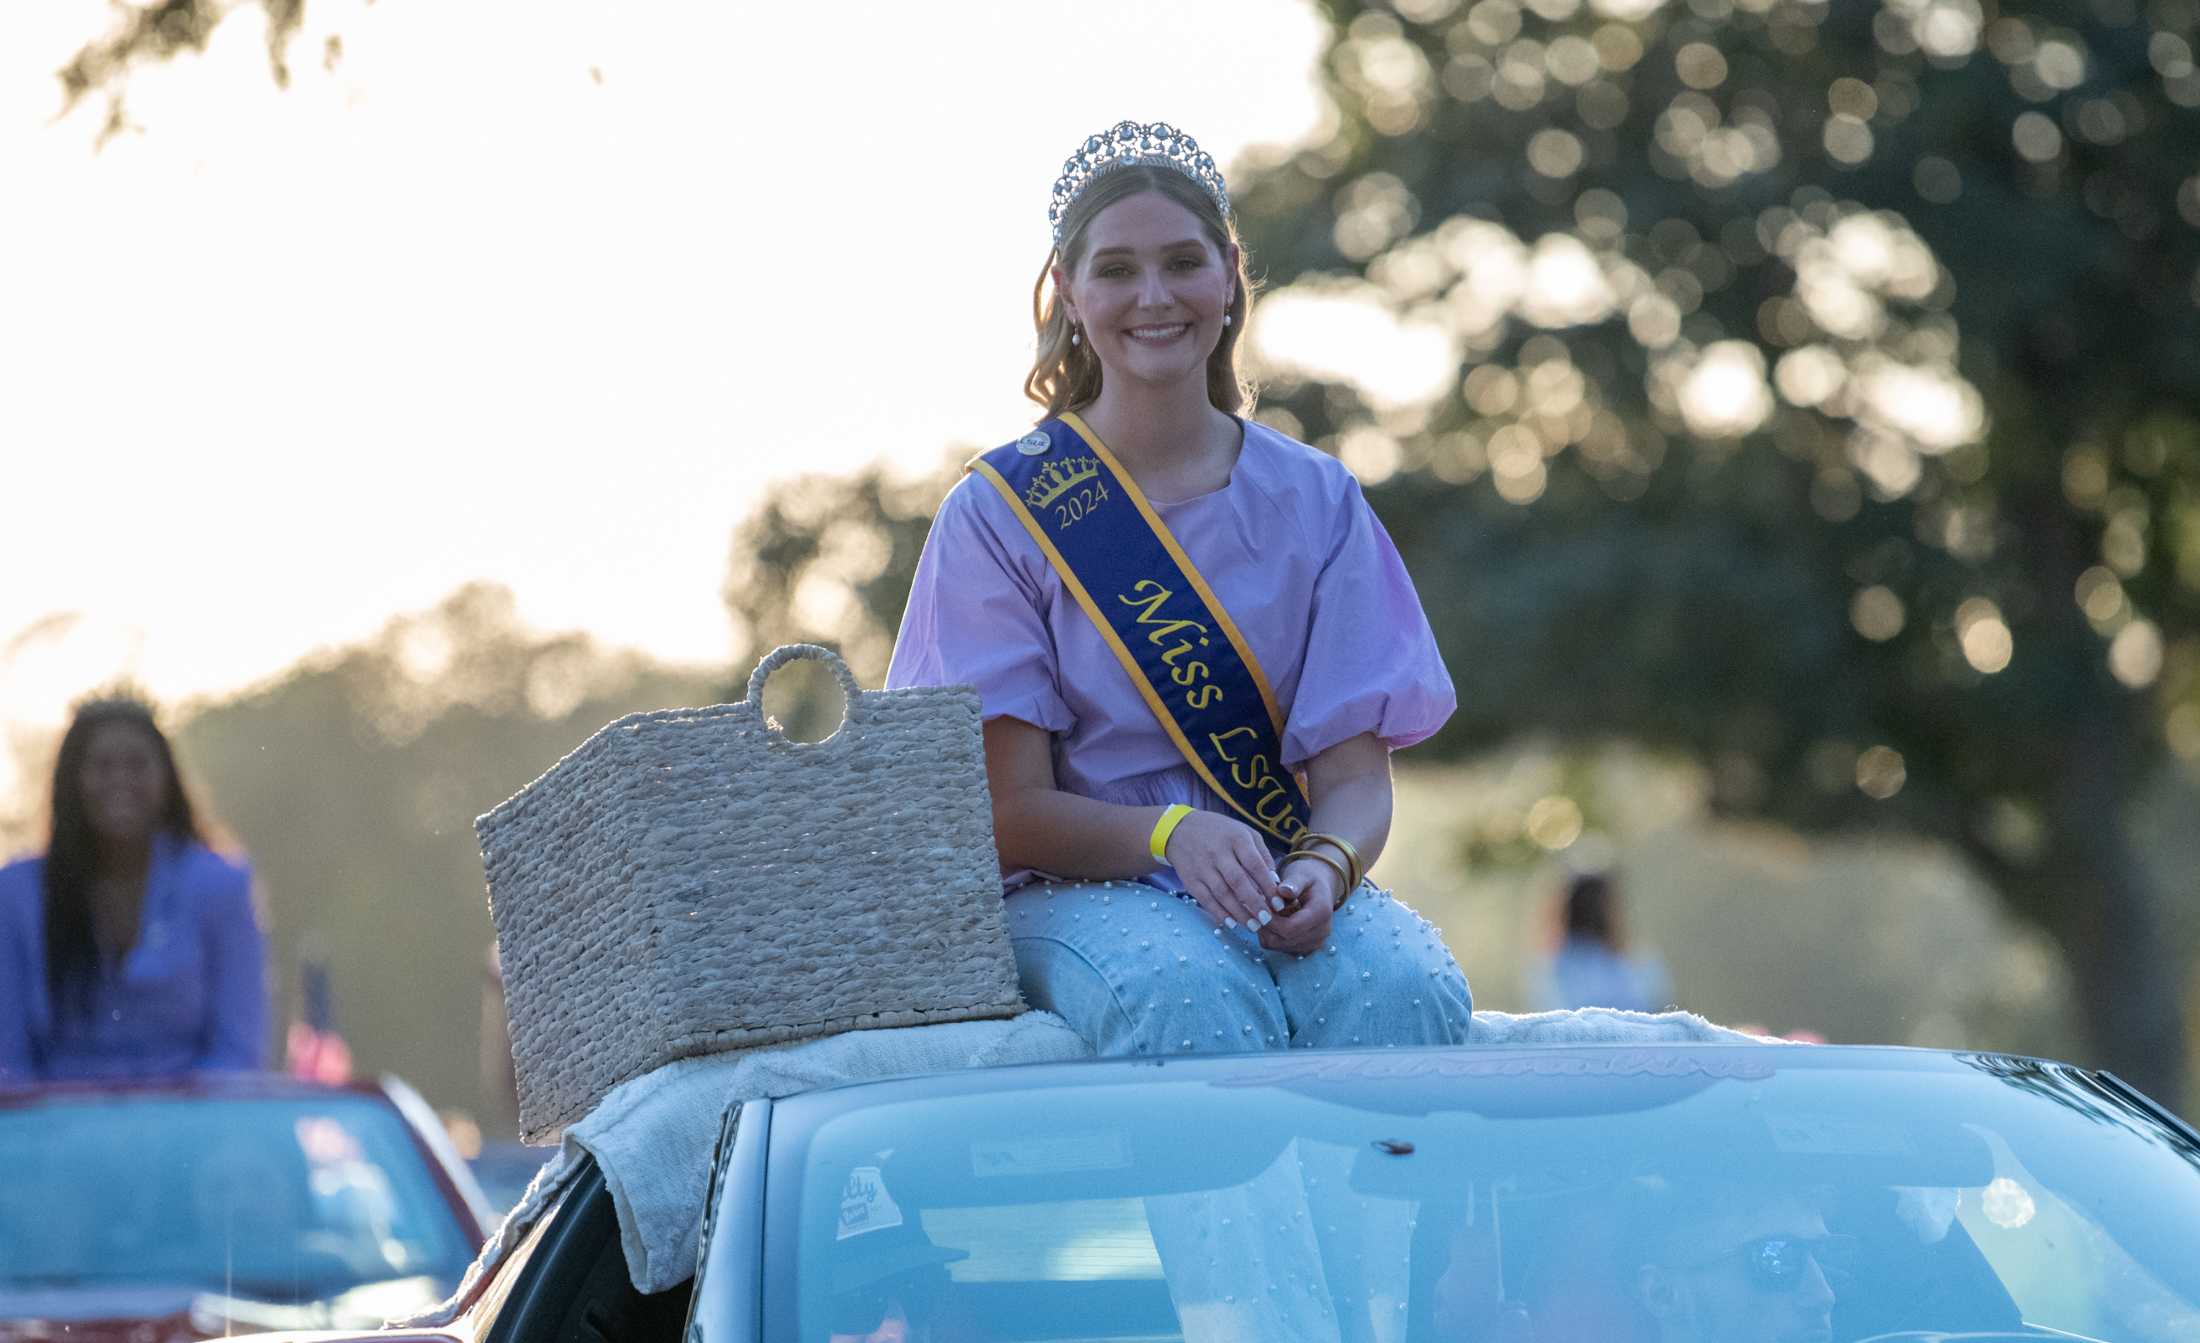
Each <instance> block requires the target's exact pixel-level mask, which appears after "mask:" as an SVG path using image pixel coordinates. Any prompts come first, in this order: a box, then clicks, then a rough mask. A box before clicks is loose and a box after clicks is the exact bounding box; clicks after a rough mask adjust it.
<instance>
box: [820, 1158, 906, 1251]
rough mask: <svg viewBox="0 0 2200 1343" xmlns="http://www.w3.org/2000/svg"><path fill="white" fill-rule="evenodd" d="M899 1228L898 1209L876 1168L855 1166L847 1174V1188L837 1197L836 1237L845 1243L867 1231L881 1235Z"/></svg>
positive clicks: (899, 1210)
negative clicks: (892, 1228)
mask: <svg viewBox="0 0 2200 1343" xmlns="http://www.w3.org/2000/svg"><path fill="white" fill-rule="evenodd" d="M900 1225H901V1205H900V1204H898V1203H896V1202H894V1196H893V1195H892V1194H889V1193H887V1192H886V1181H885V1180H883V1179H881V1178H880V1177H879V1173H878V1167H876V1166H858V1167H856V1168H855V1169H854V1170H852V1171H849V1172H848V1187H847V1188H846V1189H843V1190H842V1191H841V1193H840V1234H839V1235H837V1236H835V1237H833V1239H835V1240H846V1239H848V1238H849V1237H851V1236H860V1235H863V1234H864V1233H865V1232H867V1231H884V1230H886V1229H887V1228H888V1227H896V1226H900Z"/></svg>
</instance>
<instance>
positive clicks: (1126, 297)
mask: <svg viewBox="0 0 2200 1343" xmlns="http://www.w3.org/2000/svg"><path fill="white" fill-rule="evenodd" d="M1082 241H1083V249H1082V253H1081V255H1079V256H1078V257H1077V259H1076V261H1075V263H1074V266H1073V268H1072V269H1070V270H1067V271H1065V270H1059V269H1058V270H1057V271H1056V272H1055V277H1054V283H1055V287H1056V288H1057V289H1058V290H1060V291H1061V293H1062V296H1063V301H1064V302H1065V304H1067V306H1068V309H1069V313H1070V317H1071V320H1073V321H1074V322H1076V323H1077V325H1078V328H1079V332H1080V335H1081V336H1082V338H1083V339H1084V340H1085V341H1086V342H1087V343H1088V344H1089V345H1090V346H1091V349H1092V352H1093V354H1094V355H1095V356H1096V357H1098V359H1099V360H1100V367H1101V369H1102V372H1103V386H1105V385H1107V384H1109V383H1135V384H1140V385H1143V386H1147V387H1154V388H1163V387H1172V386H1177V385H1180V384H1182V383H1184V382H1186V381H1187V380H1188V381H1190V382H1191V383H1192V384H1193V385H1194V386H1197V387H1200V388H1202V389H1204V388H1205V386H1206V382H1207V358H1208V356H1209V355H1211V354H1213V353H1214V349H1215V344H1216V342H1217V341H1219V340H1220V339H1221V338H1222V330H1223V326H1222V318H1223V314H1224V313H1225V312H1226V311H1228V309H1229V306H1230V300H1231V297H1232V294H1233V288H1234V285H1235V283H1236V281H1235V274H1236V269H1237V255H1236V249H1235V248H1234V247H1233V248H1230V249H1229V250H1228V251H1227V252H1226V251H1225V250H1224V249H1222V248H1219V247H1217V246H1216V245H1215V243H1214V241H1213V239H1211V238H1210V237H1209V236H1208V234H1207V231H1206V230H1205V229H1204V228H1203V227H1202V226H1201V224H1200V221H1199V219H1198V217H1197V216H1195V215H1193V214H1192V212H1191V211H1190V210H1187V209H1185V208H1184V207H1183V206H1182V205H1179V204H1178V203H1176V202H1175V201H1173V200H1170V199H1169V198H1168V197H1166V196H1164V195H1161V194H1160V193H1158V192H1150V191H1149V192H1141V193H1140V194H1138V195H1135V196H1126V197H1124V198H1123V199H1122V200H1119V201H1116V202H1115V203H1114V204H1112V205H1109V206H1108V207H1107V208H1106V209H1104V210H1102V211H1101V212H1100V213H1099V214H1097V215H1095V216H1094V217H1093V220H1092V223H1091V224H1090V225H1089V226H1087V228H1086V229H1085V233H1084V238H1083V240H1082Z"/></svg>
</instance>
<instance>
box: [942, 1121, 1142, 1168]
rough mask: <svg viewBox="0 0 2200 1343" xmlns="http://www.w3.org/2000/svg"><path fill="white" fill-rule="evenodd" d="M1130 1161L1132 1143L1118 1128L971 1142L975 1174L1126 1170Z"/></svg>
mask: <svg viewBox="0 0 2200 1343" xmlns="http://www.w3.org/2000/svg"><path fill="white" fill-rule="evenodd" d="M1130 1164H1131V1154H1130V1150H1129V1145H1128V1144H1126V1143H1125V1142H1124V1141H1123V1134H1122V1133H1121V1132H1120V1131H1119V1130H1100V1131H1095V1132H1087V1133H1055V1134H1048V1135H1045V1136H1042V1137H1033V1138H1004V1139H1000V1140H998V1141H992V1142H974V1143H972V1144H970V1172H971V1174H973V1175H1010V1176H1013V1175H1066V1174H1068V1173H1070V1172H1071V1171H1080V1170H1124V1169H1127V1168H1128V1167H1129V1166H1130Z"/></svg>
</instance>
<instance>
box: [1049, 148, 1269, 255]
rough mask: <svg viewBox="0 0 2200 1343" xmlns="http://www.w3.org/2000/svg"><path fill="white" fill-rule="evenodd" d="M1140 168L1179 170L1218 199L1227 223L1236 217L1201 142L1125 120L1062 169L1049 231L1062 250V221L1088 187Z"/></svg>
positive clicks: (1224, 188) (1050, 215) (1218, 171)
mask: <svg viewBox="0 0 2200 1343" xmlns="http://www.w3.org/2000/svg"><path fill="white" fill-rule="evenodd" d="M1134 163H1150V164H1154V165H1156V166H1158V167H1163V168H1174V169H1176V170H1177V171H1178V172H1180V173H1182V174H1184V175H1185V176H1186V177H1189V178H1191V179H1192V180H1193V181H1194V182H1197V183H1199V185H1200V186H1201V187H1202V188H1204V189H1205V191H1206V192H1207V194H1208V195H1209V196H1211V197H1213V198H1214V202H1215V208H1217V209H1219V210H1221V211H1222V217H1223V218H1224V219H1228V218H1229V217H1230V192H1229V189H1228V188H1227V187H1226V186H1224V184H1223V181H1222V170H1221V169H1220V168H1217V167H1216V166H1215V158H1214V155H1212V154H1209V153H1206V152H1205V151H1203V150H1202V149H1200V147H1199V141H1197V140H1194V139H1193V138H1192V137H1191V136H1189V135H1186V134H1185V133H1184V132H1182V131H1180V130H1178V129H1177V128H1176V127H1174V126H1171V125H1169V124H1168V123H1167V122H1165V121H1154V122H1148V123H1147V124H1145V125H1140V124H1139V123H1137V122H1135V121H1119V122H1117V123H1115V126H1114V128H1113V129H1111V130H1109V131H1108V132H1107V133H1106V134H1104V135H1094V136H1088V137H1087V138H1086V140H1085V143H1084V144H1082V145H1079V146H1078V148H1077V152H1076V153H1074V154H1072V155H1070V156H1069V161H1068V162H1066V163H1064V164H1063V165H1062V175H1061V176H1060V177H1057V178H1055V179H1054V201H1053V203H1052V204H1050V205H1049V206H1047V226H1048V228H1050V229H1051V230H1052V231H1053V233H1054V241H1055V244H1056V245H1057V246H1059V245H1060V244H1061V241H1062V216H1064V215H1065V214H1067V213H1069V207H1070V206H1071V205H1073V204H1075V203H1076V200H1077V198H1078V196H1080V195H1082V194H1083V193H1084V190H1085V188H1086V187H1089V186H1091V185H1092V184H1093V183H1094V182H1095V181H1097V180H1098V179H1099V178H1100V177H1101V176H1102V175H1103V174H1105V173H1108V172H1112V171H1113V170H1115V169H1117V168H1123V167H1128V166H1130V165H1131V164H1134Z"/></svg>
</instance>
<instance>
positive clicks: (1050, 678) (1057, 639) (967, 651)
mask: <svg viewBox="0 0 2200 1343" xmlns="http://www.w3.org/2000/svg"><path fill="white" fill-rule="evenodd" d="M1153 504H1154V510H1155V512H1157V513H1159V514H1160V516H1161V518H1162V520H1163V521H1164V522H1166V523H1167V524H1168V527H1169V530H1170V531H1171V532H1173V533H1175V535H1176V538H1177V541H1178V542H1179V543H1180V544H1181V545H1182V546H1183V548H1184V552H1185V554H1186V555H1188V556H1189V557H1190V558H1191V561H1192V563H1193V564H1194V565H1195V566H1197V567H1198V569H1199V571H1200V572H1201V573H1202V574H1204V575H1205V576H1206V578H1207V582H1208V584H1209V586H1210V587H1211V588H1212V589H1213V590H1214V593H1215V596H1216V598H1217V600H1219V601H1220V602H1221V603H1222V605H1223V606H1224V607H1225V608H1226V609H1227V610H1228V611H1229V613H1230V616H1231V618H1232V619H1233V620H1235V621H1236V622H1237V626H1238V629H1239V631H1240V632H1241V633H1243V634H1244V636H1245V641H1246V644H1247V645H1248V646H1249V647H1250V648H1251V649H1252V650H1253V656H1254V657H1255V658H1257V659H1258V660H1259V662H1260V665H1261V668H1262V670H1263V671H1265V672H1266V673H1267V676H1268V682H1269V685H1270V686H1272V687H1273V688H1274V690H1275V693H1276V702H1277V704H1278V706H1279V707H1281V708H1283V710H1284V731H1283V759H1284V763H1285V764H1286V765H1288V766H1290V767H1291V768H1293V769H1298V768H1301V767H1303V766H1304V765H1305V763H1306V761H1307V760H1308V759H1310V758H1312V757H1313V756H1315V755H1318V754H1320V753H1321V752H1322V751H1324V750H1327V749H1328V748H1329V747H1331V746H1334V745H1336V744H1337V743H1338V742H1341V741H1345V740H1347V739H1349V738H1352V737H1356V736H1359V735H1360V734H1361V733H1368V732H1371V733H1374V734H1375V735H1376V736H1378V737H1381V738H1382V739H1383V740H1384V741H1385V742H1387V743H1388V744H1389V746H1390V748H1391V749H1392V750H1398V749H1400V748H1403V747H1406V746H1411V745H1413V744H1414V743H1415V742H1418V741H1420V740H1422V739H1423V738H1425V737H1427V736H1429V735H1430V734H1431V733H1433V732H1435V731H1436V729H1437V728H1439V727H1441V726H1443V723H1444V720H1445V719H1447V718H1449V717H1450V716H1451V712H1452V710H1453V709H1454V708H1456V707H1457V704H1458V700H1457V698H1456V696H1455V695H1454V693H1453V690H1452V684H1451V677H1450V675H1449V673H1447V672H1446V671H1445V669H1444V662H1443V658H1442V657H1441V656H1440V655H1439V654H1438V653H1437V651H1436V638H1435V635H1434V634H1433V633H1432V632H1431V631H1430V629H1429V625H1428V618H1427V617H1426V616H1425V615H1424V614H1423V613H1422V611H1421V602H1420V598H1419V597H1418V596H1417V595H1416V594H1415V592H1414V590H1413V581H1412V580H1411V579H1410V578H1409V577H1407V575H1406V570H1405V565H1404V563H1403V562H1401V561H1400V559H1399V558H1398V551H1397V548H1396V547H1395V546H1393V545H1392V544H1391V541H1390V537H1389V535H1388V534H1387V533H1385V532H1384V531H1383V527H1382V524H1381V523H1380V522H1379V521H1377V520H1376V518H1375V514H1374V512H1373V510H1371V509H1370V508H1369V507H1368V506H1367V501H1366V500H1365V499H1364V498H1363V497H1362V496H1361V493H1360V485H1359V482H1358V481H1357V480H1355V479H1353V477H1352V473H1351V472H1350V471H1348V470H1346V469H1345V467H1344V466H1343V464H1342V463H1340V462H1338V461H1337V460H1336V459H1334V458H1332V457H1330V456H1328V455H1327V454H1325V453H1322V452H1319V451H1317V450H1315V449H1313V448H1310V447H1308V446H1306V445H1305V444H1303V443H1299V442H1296V441H1295V440H1292V439H1289V438H1286V437H1284V436H1283V435H1282V434H1279V433H1277V432H1276V431H1275V430H1273V429H1270V428H1268V427H1266V426H1265V425H1261V424H1256V423H1254V422H1252V421H1250V420H1248V421H1246V422H1245V442H1244V446H1243V448H1242V450H1241V451H1240V452H1239V454H1238V460H1237V465H1236V467H1235V468H1234V469H1233V470H1232V472H1231V475H1230V480H1229V483H1228V484H1226V485H1224V486H1223V487H1222V488H1221V489H1219V490H1215V491H1213V492H1211V493H1208V494H1203V495H1200V496H1198V497H1196V498H1192V499H1186V500H1182V501H1180V502H1176V503H1163V502H1161V501H1159V500H1155V501H1153ZM886 684H887V685H888V687H890V688H895V687H903V686H930V685H973V686H976V687H977V689H978V693H979V695H980V696H981V698H982V699H983V702H984V713H985V716H986V717H987V718H988V719H992V718H999V717H1003V716H1006V717H1010V718H1017V719H1021V720H1022V721H1024V722H1027V723H1031V724H1033V725H1034V726H1037V727H1041V728H1044V729H1046V730H1047V731H1048V732H1050V733H1052V734H1053V738H1054V777H1055V782H1056V784H1057V785H1058V786H1060V787H1061V788H1063V789H1064V790H1066V791H1068V792H1072V793H1077V794H1080V795H1082V796H1085V797H1090V798H1095V799H1098V800H1099V801H1102V802H1113V803H1120V804H1124V805H1130V806H1158V805H1166V804H1168V803H1172V802H1184V803H1189V804H1190V805H1192V806H1194V807H1200V808H1203V809H1205V810H1208V811H1219V812H1229V807H1228V805H1227V804H1226V803H1224V802H1223V801H1222V800H1221V799H1220V798H1218V797H1216V796H1215V795H1214V793H1213V792H1212V791H1210V790H1209V789H1208V788H1207V786H1206V785H1205V784H1203V783H1202V782H1200V779H1199V776H1198V775H1197V774H1195V773H1194V772H1193V771H1192V769H1191V767H1190V766H1189V765H1187V764H1186V763H1185V762H1184V758H1183V756H1182V755H1180V754H1179V753H1178V752H1177V749H1176V747H1175V745H1174V744H1172V743H1171V742H1170V740H1169V738H1168V736H1167V735H1166V734H1165V733H1164V732H1163V731H1162V729H1161V726H1160V724H1159V723H1158V722H1157V721H1156V720H1155V719H1154V716H1153V711H1152V710H1151V709H1149V708H1148V707H1147V706H1146V702H1145V700H1144V699H1143V698H1141V697H1140V695H1139V693H1138V690H1137V688H1136V687H1135V686H1133V685H1132V684H1131V681H1130V678H1129V675H1128V674H1127V673H1126V672H1125V671H1124V670H1123V667H1122V665H1121V664H1120V663H1118V662H1117V661H1116V660H1115V656H1114V655H1113V654H1112V653H1111V652H1109V650H1108V647H1107V644H1106V643H1105V642H1104V641H1103V639H1102V637H1101V635H1100V631H1099V630H1098V629H1096V628H1095V627H1094V626H1093V623H1092V620H1091V618H1090V617H1088V616H1087V615H1086V614H1085V613H1084V611H1083V609H1082V608H1080V607H1079V606H1078V605H1077V601H1076V599H1075V598H1074V597H1072V596H1070V595H1069V593H1068V592H1067V591H1065V590H1064V589H1063V587H1062V583H1061V580H1060V578H1059V577H1058V576H1056V574H1055V573H1054V570H1053V567H1052V566H1051V565H1049V564H1048V563H1047V560H1046V556H1044V555H1043V554H1041V553H1040V551H1039V548H1038V546H1037V545H1036V544H1034V543H1033V542H1032V540H1031V538H1030V536H1029V534H1027V533H1026V532H1025V531H1024V529H1023V527H1022V525H1021V524H1020V523H1019V522H1018V521H1017V520H1016V518H1015V516H1014V515H1013V514H1012V513H1011V512H1010V511H1009V506H1008V503H1007V501H1006V500H1004V499H1002V498H1001V497H1000V495H999V494H998V493H997V492H995V491H994V490H993V489H992V488H991V487H990V486H989V485H988V484H987V483H986V482H985V481H983V480H980V479H977V478H975V477H965V478H964V479H963V481H962V482H961V483H960V484H958V485H957V486H956V487H955V488H954V490H952V491H951V492H950V493H949V494H948V496H947V499H946V501H945V502H943V503H942V504H941V505H940V510H939V514H938V516H937V517H935V518H934V519H933V521H932V532H931V535H930V537H929V538H927V540H926V541H925V547H924V554H923V556H922V558H920V559H919V560H918V562H917V574H916V580H915V582H914V583H913V584H912V585H911V588H910V592H909V606H908V610H907V611H906V612H905V613H904V615H903V616H902V624H901V634H900V637H899V638H898V639H897V640H896V642H895V645H894V660H893V665H892V666H891V668H889V670H888V671H887V675H886ZM1233 814H1234V813H1233ZM1030 875H1032V874H1028V873H1012V874H1010V877H1009V884H1011V885H1015V884H1017V883H1018V882H1019V881H1021V880H1027V879H1029V877H1030ZM1149 879H1150V880H1153V881H1155V882H1157V883H1158V884H1160V885H1163V886H1166V887H1168V888H1170V889H1181V887H1182V883H1181V882H1179V881H1178V880H1177V878H1176V874H1175V873H1174V872H1172V871H1168V870H1166V869H1164V870H1163V871H1162V872H1160V873H1158V874H1156V875H1155V876H1153V877H1152V878H1149Z"/></svg>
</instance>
